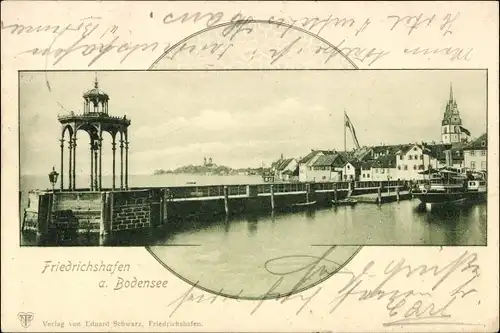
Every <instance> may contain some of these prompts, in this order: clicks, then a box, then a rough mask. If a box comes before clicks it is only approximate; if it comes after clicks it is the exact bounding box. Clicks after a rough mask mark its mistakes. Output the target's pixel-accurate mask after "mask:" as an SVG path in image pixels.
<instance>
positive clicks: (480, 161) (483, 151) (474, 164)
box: [463, 133, 488, 171]
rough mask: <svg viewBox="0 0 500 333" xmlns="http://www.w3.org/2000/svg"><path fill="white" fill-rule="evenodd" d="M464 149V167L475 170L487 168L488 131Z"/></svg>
mask: <svg viewBox="0 0 500 333" xmlns="http://www.w3.org/2000/svg"><path fill="white" fill-rule="evenodd" d="M463 151H464V167H466V168H470V169H473V170H484V171H486V170H487V164H488V163H487V162H488V136H487V134H486V133H484V134H483V135H481V136H480V137H479V138H477V139H475V140H474V141H472V142H471V143H470V144H468V145H467V146H466V147H464V149H463Z"/></svg>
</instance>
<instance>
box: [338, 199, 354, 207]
mask: <svg viewBox="0 0 500 333" xmlns="http://www.w3.org/2000/svg"><path fill="white" fill-rule="evenodd" d="M357 203H358V200H355V199H351V198H347V199H343V200H337V201H335V200H332V205H333V206H354V205H356V204H357Z"/></svg>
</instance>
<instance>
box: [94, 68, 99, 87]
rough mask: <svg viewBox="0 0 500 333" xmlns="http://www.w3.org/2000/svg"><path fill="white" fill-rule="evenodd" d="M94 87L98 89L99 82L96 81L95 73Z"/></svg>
mask: <svg viewBox="0 0 500 333" xmlns="http://www.w3.org/2000/svg"><path fill="white" fill-rule="evenodd" d="M94 87H95V88H98V87H99V81H98V80H97V72H95V79H94Z"/></svg>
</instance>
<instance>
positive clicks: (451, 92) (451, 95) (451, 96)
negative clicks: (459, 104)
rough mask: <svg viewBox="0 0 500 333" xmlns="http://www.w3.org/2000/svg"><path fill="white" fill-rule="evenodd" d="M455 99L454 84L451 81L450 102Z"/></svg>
mask: <svg viewBox="0 0 500 333" xmlns="http://www.w3.org/2000/svg"><path fill="white" fill-rule="evenodd" d="M451 101H453V84H452V83H450V102H451Z"/></svg>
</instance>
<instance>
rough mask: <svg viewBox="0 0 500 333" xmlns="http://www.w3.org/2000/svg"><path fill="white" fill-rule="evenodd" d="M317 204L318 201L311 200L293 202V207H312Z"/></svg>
mask: <svg viewBox="0 0 500 333" xmlns="http://www.w3.org/2000/svg"><path fill="white" fill-rule="evenodd" d="M315 205H316V201H309V202H299V203H295V204H292V208H312V207H314V206H315Z"/></svg>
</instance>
